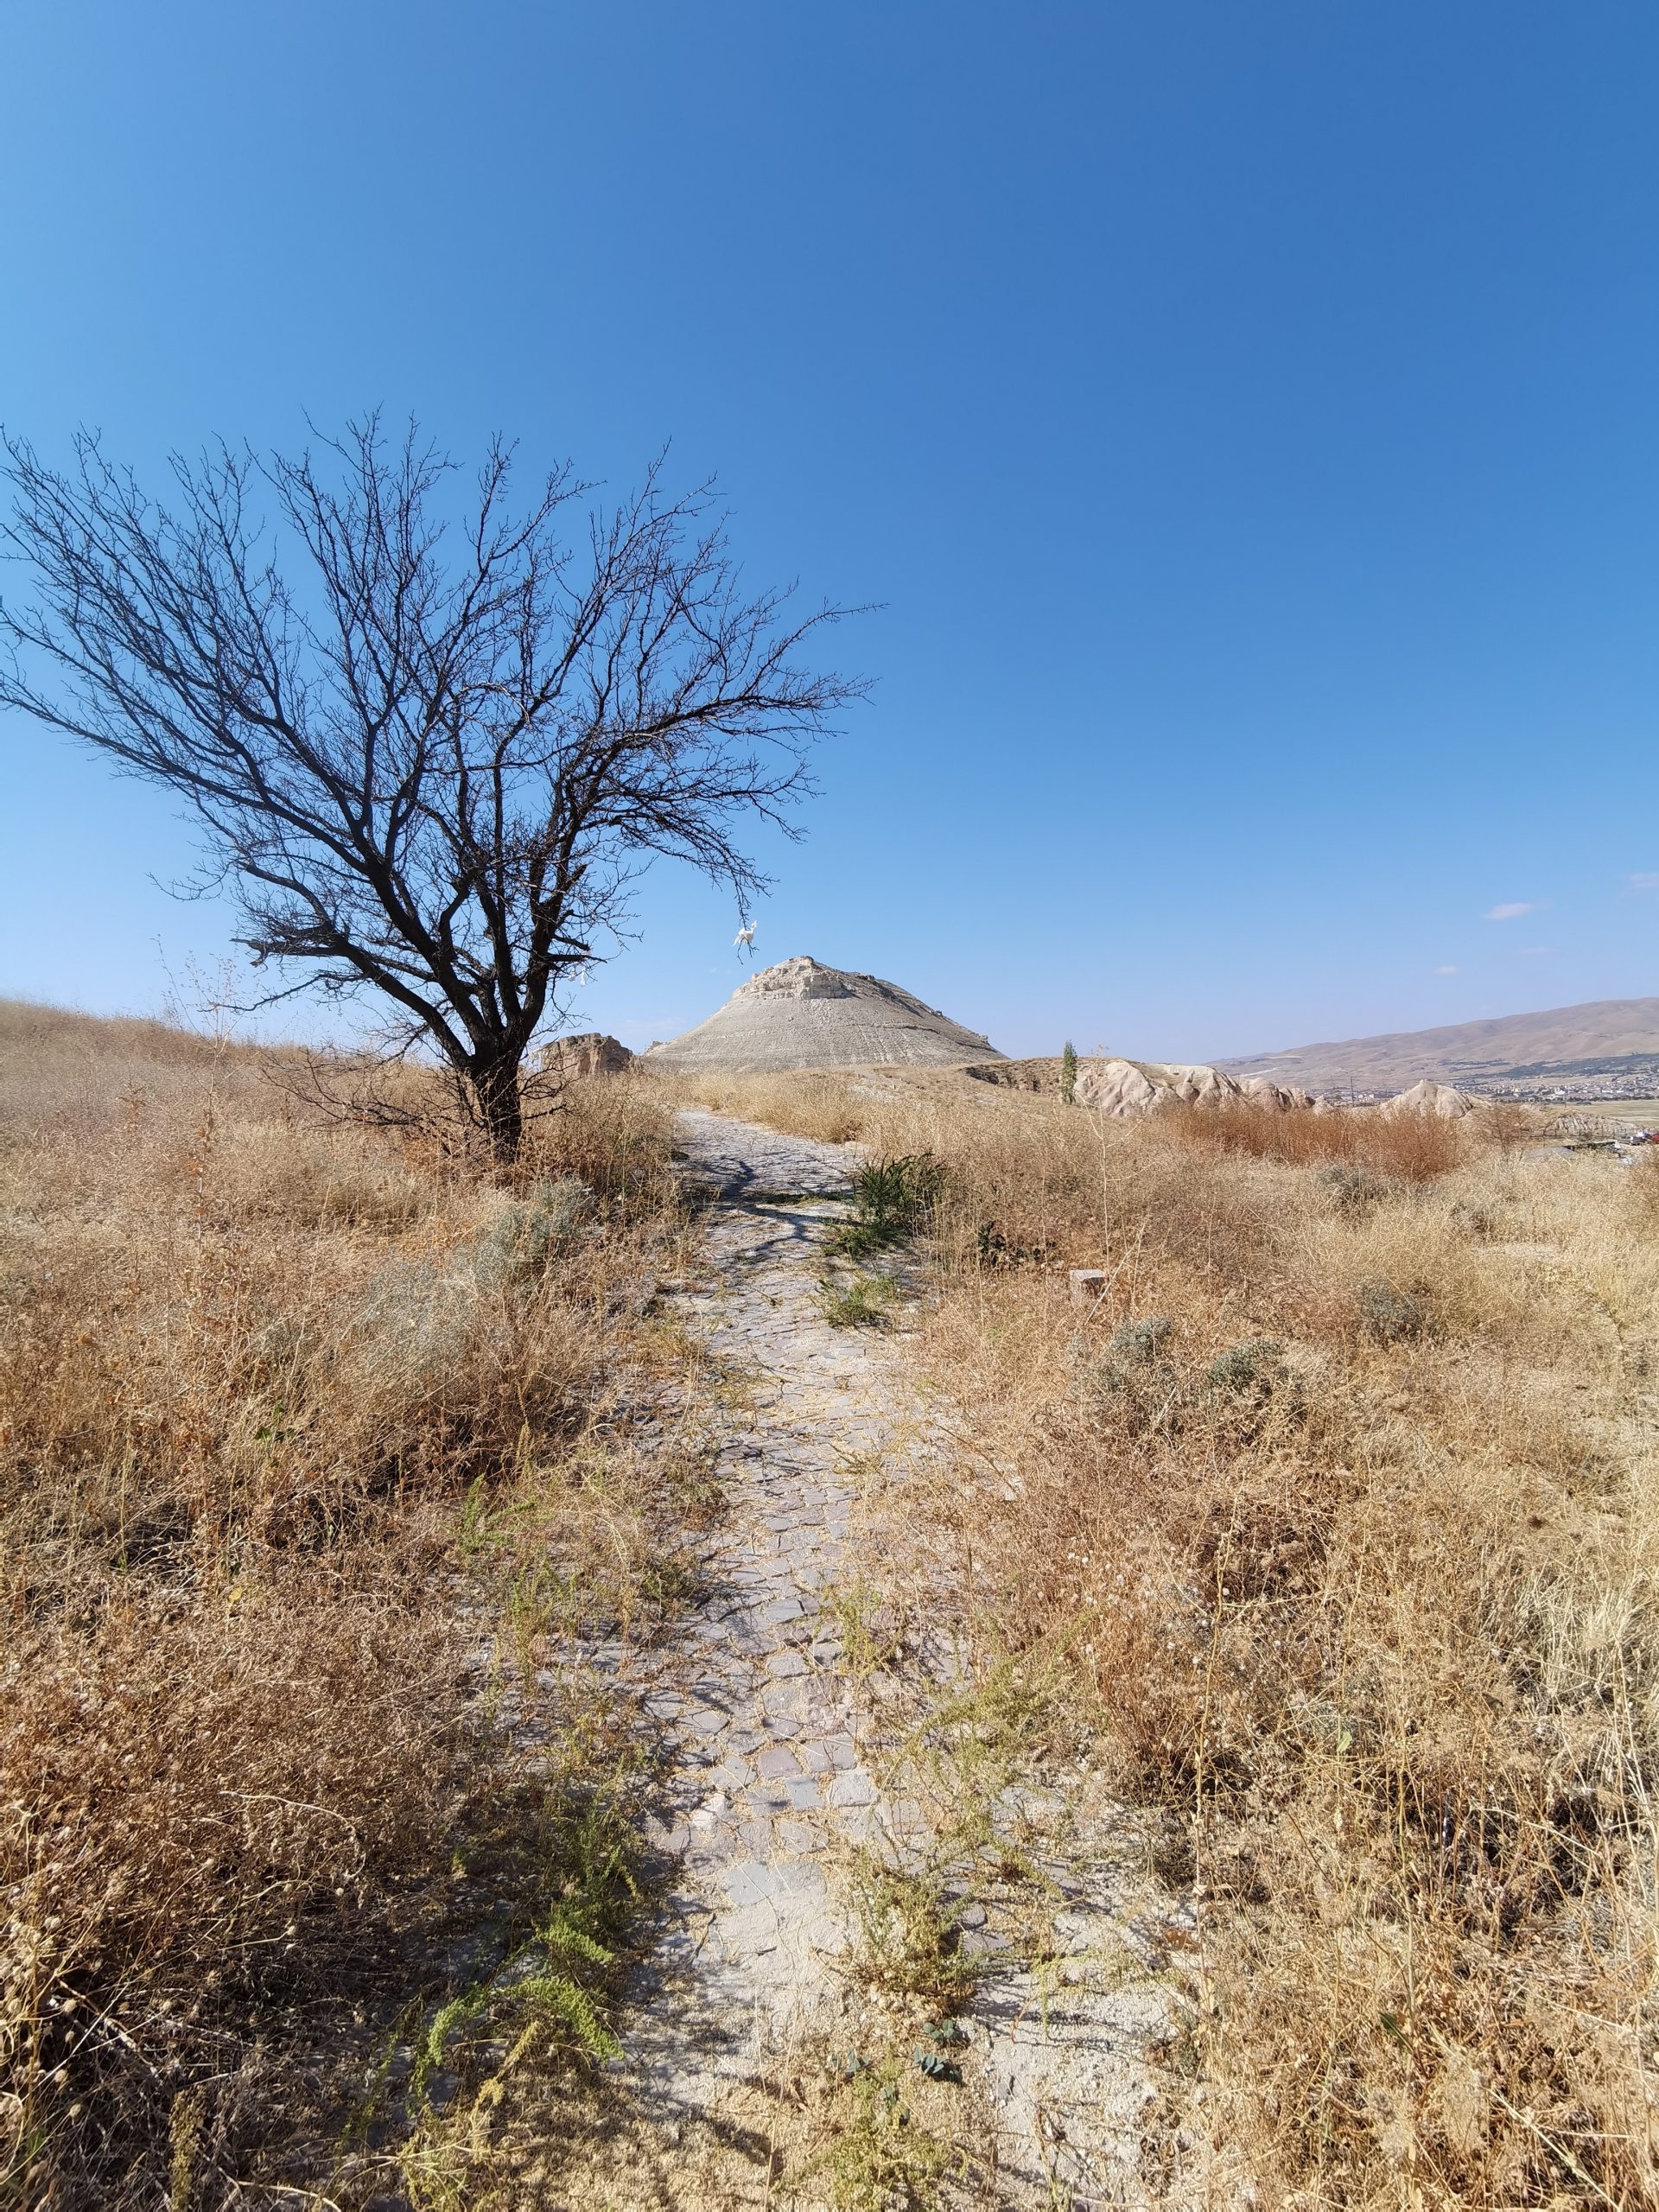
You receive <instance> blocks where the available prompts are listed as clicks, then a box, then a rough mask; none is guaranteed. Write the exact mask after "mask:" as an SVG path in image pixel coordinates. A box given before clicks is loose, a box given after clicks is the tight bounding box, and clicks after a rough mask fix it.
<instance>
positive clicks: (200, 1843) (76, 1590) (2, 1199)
mask: <svg viewBox="0 0 1659 2212" xmlns="http://www.w3.org/2000/svg"><path fill="white" fill-rule="evenodd" d="M668 1149H669V1148H668V1124H667V1121H666V1118H665V1116H664V1113H663V1111H662V1109H661V1107H660V1105H659V1104H658V1103H656V1102H655V1101H654V1100H652V1098H650V1097H648V1096H645V1094H643V1093H642V1092H641V1091H639V1090H638V1089H637V1088H635V1087H633V1086H631V1085H629V1084H627V1083H626V1082H622V1081H617V1080H614V1079H613V1080H612V1081H610V1082H608V1083H607V1084H602V1085H592V1086H575V1088H574V1090H573V1091H572V1093H571V1094H570V1096H569V1099H568V1102H567V1108H566V1110H565V1111H564V1112H563V1114H562V1115H560V1116H557V1117H556V1118H555V1119H554V1120H553V1121H552V1122H550V1123H548V1124H547V1125H546V1126H545V1127H544V1128H543V1131H542V1133H541V1135H540V1136H539V1138H538V1148H537V1154H536V1155H535V1156H534V1157H533V1158H532V1159H531V1160H529V1161H527V1162H526V1163H525V1167H524V1174H523V1176H522V1177H521V1178H520V1179H518V1185H517V1187H514V1188H511V1189H509V1188H505V1187H498V1186H497V1185H494V1184H492V1183H491V1182H489V1181H487V1180H485V1179H481V1178H480V1176H479V1175H478V1174H477V1173H474V1172H471V1171H469V1170H467V1168H466V1167H465V1166H462V1165H460V1164H457V1163H455V1162H454V1161H450V1162H448V1163H446V1162H445V1161H444V1160H442V1159H441V1158H439V1157H437V1156H436V1154H435V1153H434V1154H430V1155H429V1156H423V1154H421V1153H420V1152H418V1151H417V1150H416V1149H415V1148H413V1147H409V1146H404V1147H398V1146H397V1145H396V1144H394V1143H393V1142H391V1141H390V1140H388V1139H386V1138H384V1137H378V1136H376V1135H372V1134H369V1133H365V1132H363V1131H361V1130H359V1129H353V1128H346V1127H342V1126H340V1125H338V1124H336V1123H332V1122H328V1121H327V1120H325V1119H322V1118H321V1117H319V1116H316V1115H315V1114H314V1113H308V1112H307V1111H305V1110H304V1109H302V1108H301V1107H299V1106H298V1105H296V1103H295V1102H294V1101H293V1099H292V1098H291V1097H289V1096H287V1095H286V1094H285V1093H284V1092H283V1090H280V1089H279V1088H277V1087H275V1086H273V1085H272V1084H270V1082H268V1081H267V1080H265V1079H264V1076H263V1074H262V1071H261V1065H260V1058H259V1056H258V1055H257V1054H256V1053H253V1052H246V1051H238V1050H236V1049H222V1048H218V1047H215V1046H213V1045H211V1044H208V1043H205V1042H203V1041H202V1040H200V1039H195V1038H193V1037H190V1036H188V1035H184V1034H181V1033H178V1032H175V1031H171V1030H168V1029H167V1028H165V1027H162V1026H161V1025H159V1024H154V1023H140V1022H122V1023H101V1022H94V1021H92V1020H87V1019H86V1018H83V1017H77V1016H67V1015H59V1014H52V1013H50V1012H48V1011H45V1010H42V1009H40V1008H35V1007H16V1006H7V1007H0V1525H3V1532H4V1548H3V1554H0V1605H3V1607H4V1611H5V1618H6V1623H7V1630H6V1642H5V1651H4V1657H3V1661H0V1886H3V1890H4V1910H3V1914H0V1920H3V1923H4V1932H3V1936H0V2200H3V2201H7V2202H10V2201H12V2198H13V2196H14V2195H15V2196H16V2199H17V2201H19V2202H29V2203H35V2202H39V2203H46V2202H50V2203H51V2204H52V2205H53V2206H54V2208H58V2212H63V2208H67V2207H70V2206H80V2205H88V2206H91V2205H95V2204H96V2205H102V2204H128V2203H130V2204H134V2205H137V2204H141V2203H142V2204H151V2203H167V2202H171V2203H174V2204H178V2205H181V2204H182V2203H184V2202H186V2201H187V2198H188V2202H190V2203H191V2204H192V2205H194V2206H197V2207H206V2206H208V2205H211V2204H218V2203H221V2202H226V2203H228V2202H232V2201H233V2200H236V2199H237V2194H238V2190H241V2189H243V2188H244V2187H245V2186H246V2187H254V2186H255V2185H256V2182H257V2179H258V2177H264V2178H265V2179H266V2180H270V2181H271V2182H272V2183H273V2185H275V2182H276V2179H277V2178H278V2177H281V2176H282V2175H283V2174H284V2173H286V2174H289V2176H293V2175H296V2174H297V2175H299V2176H300V2177H302V2179H308V2178H309V2177H310V2176H311V2175H312V2174H313V2173H315V2154H316V2153H317V2145H319V2144H321V2145H323V2147H324V2149H325V2151H326V2149H327V2145H328V2143H329V2142H330V2140H331V2136H330V2133H329V2131H330V2129H337V2127H338V2125H339V2122H340V2116H341V2115H340V2106H339V2097H340V2083H341V2069H342V2066H344V2065H345V2064H346V2062H348V2061H349V2062H350V2063H351V2064H352V2065H353V2066H355V2067H356V2068H357V2069H358V2080H359V2087H360V2081H361V2072H360V2069H361V2065H362V2063H364V2062H365V2059H366V2058H368V2057H371V2056H372V2044H373V2039H374V2037H376V2036H377V2035H378V2036H380V2037H382V2038H384V2036H385V2032H386V2031H387V2027H388V2024H389V2023H388V2015H387V2008H388V2006H391V2008H392V2009H393V2010H394V2011H395V2010H396V2008H397V2006H398V2005H403V2004H404V2003H406V2002H408V2001H410V1999H413V1998H416V1997H418V1996H419V1995H420V1994H421V1993H423V1991H426V1992H429V1991H432V1990H434V1989H436V1990H437V1991H438V1992H440V1993H441V1992H442V1987H443V1986H444V1982H445V1977H446V1975H447V1974H448V1973H449V1972H450V1971H451V1969H452V1965H453V1961H451V1960H449V1958H448V1952H447V1951H446V1946H447V1947H448V1951H453V1950H454V1947H455V1945H456V1944H457V1942H460V1940H461V1936H463V1935H464V1933H465V1930H466V1929H467V1925H468V1923H475V1924H476V1926H477V1927H478V1928H480V1929H484V1930H485V1931H486V1933H485V1934H482V1935H480V1936H476V1937H475V1938H474V1939H473V1951H474V1957H483V1956H486V1955H488V1953H489V1951H490V1945H491V1942H492V1941H493V1938H492V1937H490V1936H488V1933H487V1931H488V1929H489V1928H490V1927H491V1926H493V1924H494V1923H495V1922H497V1921H505V1922H506V1923H512V1922H513V1921H514V1916H515V1915H518V1916H520V1918H522V1916H523V1915H524V1914H525V1913H533V1912H534V1910H536V1909H537V1897H538V1895H539V1890H538V1885H543V1884H544V1883H545V1881H546V1879H547V1878H548V1875H549V1870H550V1867H551V1866H553V1865H554V1864H555V1863H556V1852H555V1851H554V1848H553V1844H552V1842H551V1841H550V1823H552V1824H554V1825H555V1826H556V1821H557V1820H558V1819H559V1818H560V1817H561V1815H560V1813H559V1808H558V1805H557V1804H556V1802H554V1801H555V1798H556V1796H557V1791H556V1790H555V1789H553V1787H552V1785H551V1784H550V1782H549V1779H548V1772H549V1770H548V1767H547V1763H546V1761H545V1760H543V1763H542V1765H541V1769H540V1770H539V1771H537V1772H536V1773H531V1771H530V1770H527V1769H525V1767H524V1764H523V1762H522V1760H520V1759H519V1758H518V1755H517V1752H516V1750H515V1745H514V1743H513V1741H512V1735H511V1732H508V1731H505V1730H504V1729H502V1728H501V1727H499V1726H497V1725H495V1724H494V1723H493V1720H492V1719H491V1718H490V1714H489V1710H488V1700H487V1699H486V1698H484V1697H482V1696H481V1695H480V1688H481V1687H482V1686H481V1685H480V1681H479V1680H478V1678H477V1675H476V1653H477V1649H478V1637H479V1633H480V1629H487V1628H488V1627H489V1626H490V1624H491V1622H492V1620H493V1618H501V1617H503V1616H505V1628H504V1629H503V1630H502V1631H501V1632H500V1633H499V1635H498V1636H497V1638H496V1649H497V1661H496V1665H497V1670H498V1673H500V1672H501V1671H502V1670H505V1675H506V1677H507V1680H508V1681H509V1682H510V1681H511V1679H512V1671H513V1669H514V1668H515V1666H517V1665H519V1664H522V1665H523V1666H524V1667H526V1668H533V1667H534V1666H535V1665H537V1664H539V1663H541V1662H543V1660H544V1659H546V1658H547V1657H548V1656H549V1655H550V1648H551V1647H552V1646H556V1643H557V1641H558V1639H559V1638H560V1637H563V1635H564V1634H566V1633H568V1631H569V1630H570V1629H571V1628H572V1627H575V1626H589V1625H599V1624H605V1625H608V1624H611V1623H613V1622H615V1621H624V1622H627V1623H630V1624H632V1623H637V1622H639V1621H640V1620H642V1619H644V1618H646V1617H648V1616H650V1615H652V1613H653V1611H655V1612H660V1611H661V1609H662V1606H663V1605H664V1604H665V1603H669V1602H671V1597H672V1592H671V1589H669V1588H668V1586H667V1584H668V1581H669V1580H671V1578H667V1577H665V1570H664V1562H671V1560H672V1559H673V1556H674V1554H675V1548H676V1539H677V1530H678V1529H679V1528H680V1526H681V1525H683V1521H684V1519H685V1516H686V1515H687V1514H688V1512H690V1511H692V1510H696V1498H695V1496H694V1491H695V1482H694V1480H693V1478H694V1476H695V1468H693V1469H691V1470H690V1472H688V1471H687V1469H686V1468H684V1467H681V1466H677V1465H676V1464H675V1463H674V1462H673V1460H672V1458H671V1456H670V1458H669V1459H666V1460H660V1461H659V1460H658V1459H653V1458H652V1457H650V1456H649V1455H646V1454H645V1453H642V1452H639V1450H638V1449H637V1448H636V1447H635V1446H633V1444H632V1442H631V1440H630V1433H629V1423H628V1418H627V1415H628V1411H629V1406H628V1402H627V1401H628V1398H629V1395H630V1394H632V1396H633V1398H634V1399H636V1400H642V1399H643V1398H644V1397H645V1396H646V1395H649V1389H650V1383H651V1376H652V1370H653V1367H655V1368H658V1369H660V1368H661V1367H662V1366H663V1365H664V1363H671V1362H672V1361H673V1360H674V1358H676V1357H677V1352H676V1349H675V1347H673V1346H672V1345H664V1344H660V1343H657V1344H653V1342H652V1332H651V1331H650V1330H649V1329H648V1328H647V1329H641V1328H639V1326H637V1325H635V1324H634V1322H633V1321H632V1319H630V1318H629V1315H630V1312H631V1308H632V1306H634V1305H636V1304H637V1303H638V1302H639V1301H638V1300H637V1299H636V1298H634V1297H633V1295H632V1285H633V1284H634V1283H635V1282H636V1281H637V1280H638V1278H639V1275H640V1274H642V1272H646V1271H648V1270H649V1269H650V1268H652V1265H653V1264H654V1263H655V1255H656V1254H657V1251H658V1248H659V1247H660V1245H661V1243H662V1242H663V1240H664V1238H672V1237H673V1236H677V1233H678V1232H677V1230H676V1228H675V1224H674V1219H673V1211H672V1205H671V1186H670V1183H669V1179H668V1165H667V1163H668ZM462 1606H464V1607H465V1608H466V1609H467V1611H468V1612H469V1614H470V1624H469V1623H468V1622H467V1621H463V1620H462V1619H461V1618H459V1617H458V1609H460V1608H461V1607H462ZM604 1756H605V1758H606V1759H607V1760H610V1759H612V1758H613V1751H611V1750H607V1751H606V1753H605V1755H604ZM567 1778H568V1777H567ZM579 1779H580V1777H578V1780H579ZM559 1787H560V1788H561V1789H563V1787H564V1783H561V1784H560V1785H559ZM582 1817H584V1818H586V1817H588V1815H586V1814H584V1815H583V1816H582ZM463 1860H464V1861H465V1863H466V1864H467V1866H470V1867H474V1871H475V1872H477V1871H478V1870H480V1869H484V1870H487V1869H489V1868H490V1867H494V1868H495V1869H496V1872H495V1873H494V1874H493V1875H489V1874H488V1873H487V1871H486V1872H480V1873H479V1878H478V1880H477V1881H476V1882H475V1883H474V1885H472V1886H471V1887H469V1888H467V1890H466V1891H465V1894H464V1895H463V1893H462V1891H458V1890H456V1888H455V1887H454V1883H453V1881H452V1863H453V1866H454V1867H455V1868H459V1867H460V1866H461V1863H462V1861H463ZM515 1924H516V1923H515ZM319 2130H321V2133H319V2132H318V2131H319ZM308 2159H310V2160H311V2163H310V2164H308ZM366 2185H367V2184H365V2186H366ZM260 2201H264V2199H263V2198H261V2200H260ZM272 2201H275V2200H274V2199H273V2200H272Z"/></svg>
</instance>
